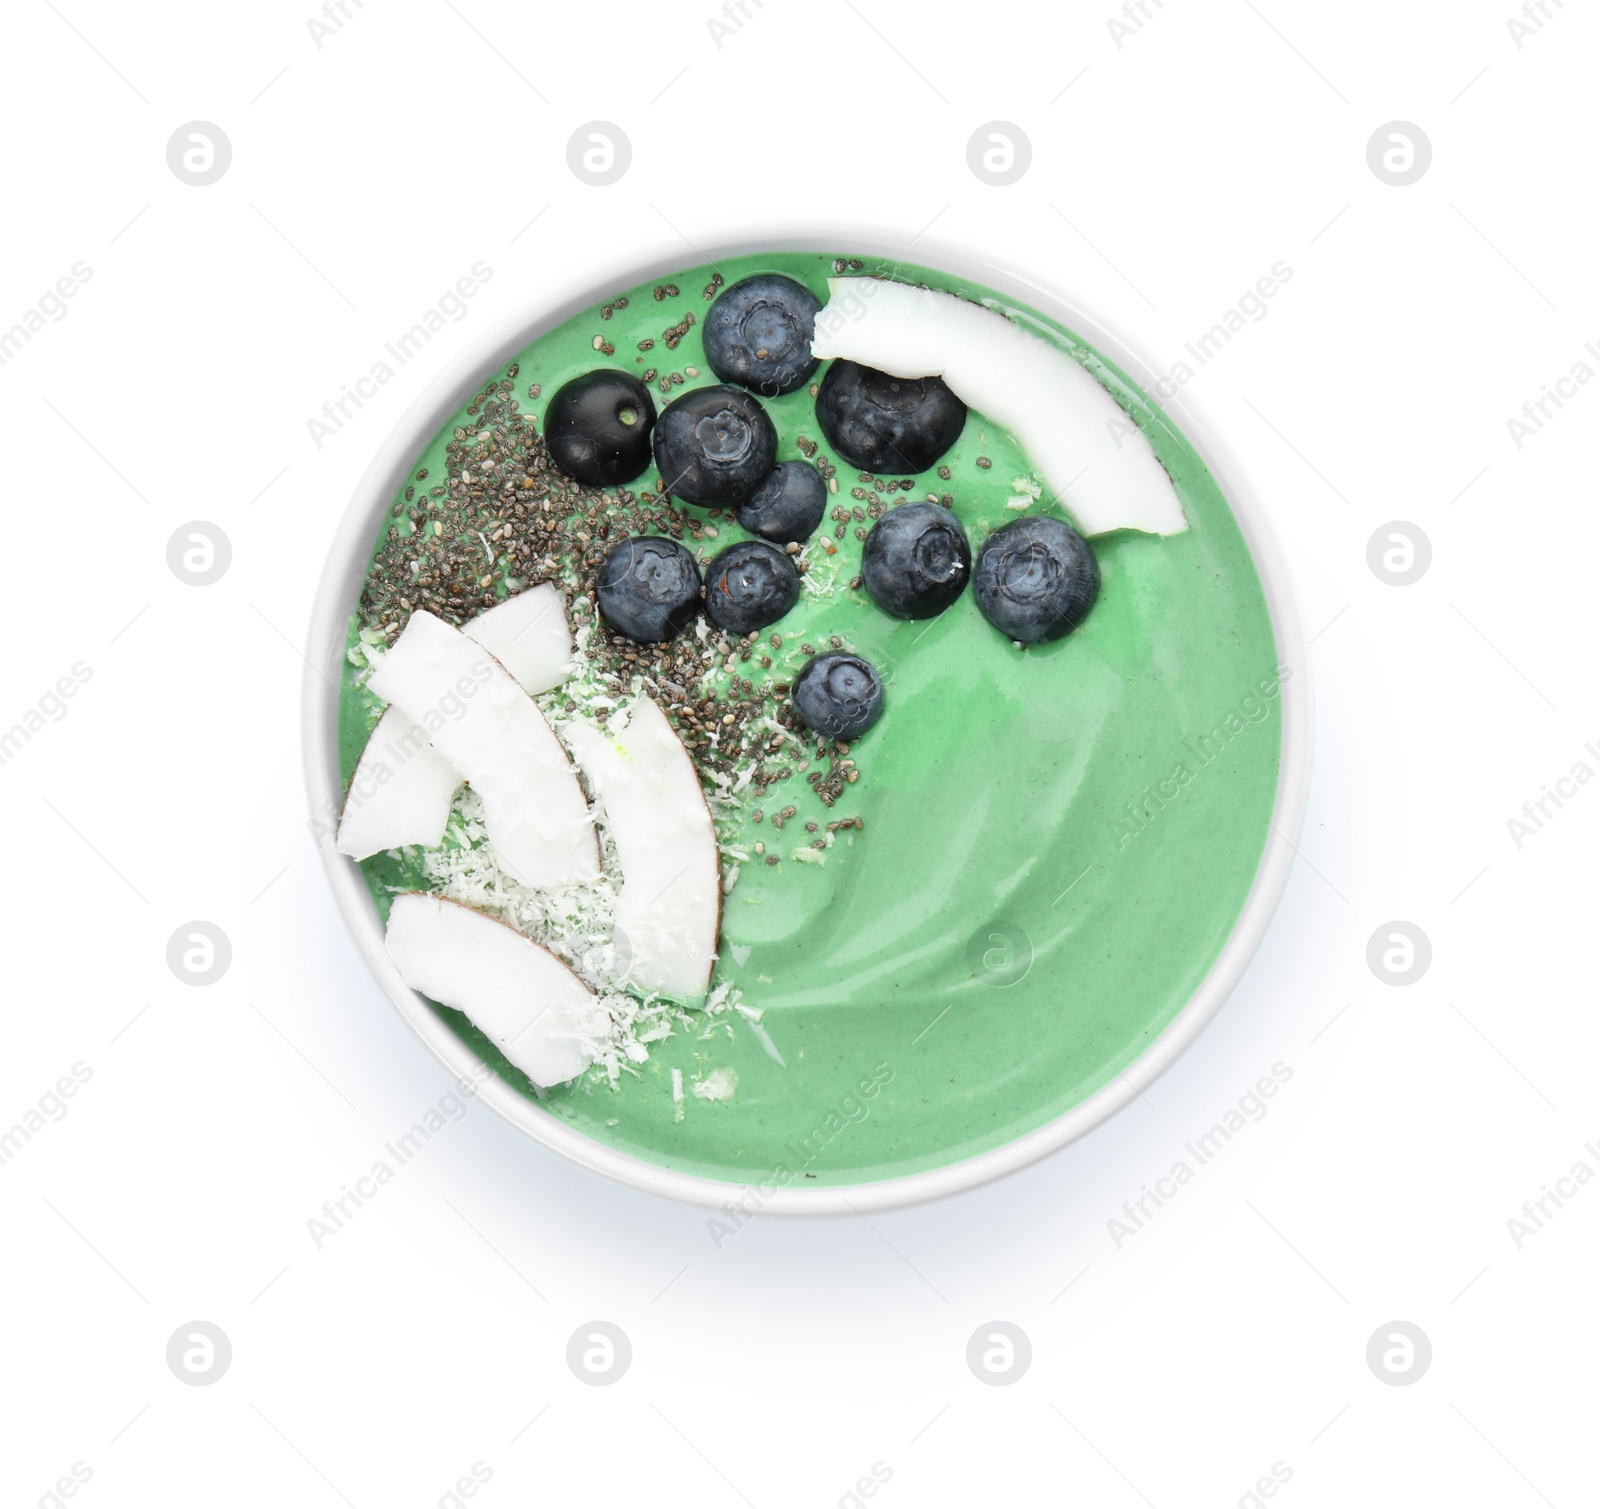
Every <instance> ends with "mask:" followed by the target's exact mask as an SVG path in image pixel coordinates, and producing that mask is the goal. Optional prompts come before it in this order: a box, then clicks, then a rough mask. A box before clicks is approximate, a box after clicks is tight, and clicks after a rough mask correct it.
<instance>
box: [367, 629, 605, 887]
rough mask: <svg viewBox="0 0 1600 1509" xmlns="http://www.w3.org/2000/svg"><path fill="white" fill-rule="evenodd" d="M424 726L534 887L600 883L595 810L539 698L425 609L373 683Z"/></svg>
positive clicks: (507, 858) (495, 839)
mask: <svg viewBox="0 0 1600 1509" xmlns="http://www.w3.org/2000/svg"><path fill="white" fill-rule="evenodd" d="M367 684H368V686H369V687H371V689H372V691H373V693H374V695H376V696H379V697H382V698H384V700H385V701H388V702H392V703H394V704H395V705H396V706H397V707H399V708H401V709H402V710H403V711H404V712H405V714H406V716H407V717H408V718H409V719H410V720H411V721H412V722H413V723H420V724H421V725H422V727H423V728H424V729H426V730H427V732H428V733H429V735H430V736H431V737H432V740H433V747H434V749H435V750H436V751H437V752H438V753H439V754H440V755H441V756H442V757H443V758H444V759H445V760H446V761H447V762H448V763H449V764H450V765H451V766H453V767H454V768H455V769H456V770H458V771H459V772H460V773H461V775H462V777H463V778H464V779H465V780H466V781H467V782H468V783H469V784H470V785H471V787H472V789H473V790H474V791H476V792H477V793H478V795H479V797H481V798H482V800H483V818H484V826H485V827H486V828H487V829H488V833H489V842H490V843H491V844H492V845H493V846H494V850H495V853H496V854H497V855H499V857H500V860H501V862H502V863H503V864H504V865H505V866H506V868H507V869H509V870H510V871H511V872H512V874H514V875H515V876H516V877H517V879H518V880H520V881H521V882H522V883H523V884H524V885H527V886H561V885H572V884H574V883H576V882H581V881H592V880H598V879H599V877H600V845H599V840H598V839H597V838H596V836H595V831H594V823H593V822H592V820H591V819H590V817H589V804H588V802H587V801H585V800H584V795H583V789H582V788H581V787H580V786H579V785H578V777H577V775H576V773H575V772H574V771H573V769H572V762H571V761H570V760H568V759H567V753H566V751H565V750H564V749H563V748H562V747H561V741H560V740H559V739H557V738H556V736H555V734H554V733H553V732H552V731H551V728H550V725H549V724H548V723H546V722H545V720H544V714H543V713H541V712H540V711H539V709H538V707H536V706H535V705H534V701H533V699H532V698H531V697H530V696H529V695H528V694H527V693H526V692H525V691H523V689H522V688H521V687H520V686H518V685H517V683H516V681H515V680H513V679H512V676H511V674H510V672H509V671H507V670H506V669H505V667H503V666H502V665H501V664H500V663H499V661H497V660H495V659H494V658H493V657H492V656H491V655H490V654H489V653H488V652H487V651H486V650H485V649H484V648H483V646H482V645H479V644H476V643H474V642H473V641H472V640H470V639H468V638H467V636H466V635H465V634H463V633H462V632H461V631H460V630H459V629H453V628H451V626H450V625H449V624H447V623H445V622H444V621H443V620H442V619H439V618H435V617H434V616H433V614H431V613H428V612H426V611H423V610H421V609H419V610H418V611H417V612H415V613H413V614H412V615H411V618H410V621H409V622H408V623H407V624H406V626H405V628H404V629H403V630H402V631H401V633H400V637H399V638H398V639H397V640H395V642H394V647H393V648H392V649H391V650H390V651H389V653H388V654H387V655H385V656H384V657H383V659H382V660H381V661H380V662H379V664H378V668H377V670H375V671H374V672H373V673H372V678H371V680H370V681H369V682H368V683H367Z"/></svg>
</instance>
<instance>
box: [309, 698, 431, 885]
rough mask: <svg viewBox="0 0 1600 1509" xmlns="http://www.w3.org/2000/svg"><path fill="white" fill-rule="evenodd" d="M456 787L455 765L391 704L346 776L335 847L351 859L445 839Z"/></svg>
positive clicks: (424, 730)
mask: <svg viewBox="0 0 1600 1509" xmlns="http://www.w3.org/2000/svg"><path fill="white" fill-rule="evenodd" d="M460 785H461V777H460V776H459V775H458V774H457V773H456V769H455V766H453V765H452V764H451V763H450V762H449V761H448V760H446V759H445V758H444V757H443V756H442V755H441V754H440V753H439V752H438V751H437V750H436V749H435V748H434V747H433V746H432V745H431V744H430V743H429V742H428V731H427V729H425V728H422V727H419V726H418V725H417V724H414V723H413V722H412V721H411V720H410V719H409V718H408V717H406V715H405V714H404V713H403V712H401V711H400V709H399V708H397V707H391V708H390V709H389V710H388V711H387V712H386V713H384V715H383V716H382V717H381V718H379V719H378V724H377V727H376V728H374V729H373V730H372V733H371V735H370V736H369V737H368V739H367V746H366V748H365V749H363V750H362V751H361V759H360V760H359V761H358V762H357V764H356V768H355V772H354V773H353V774H352V775H351V777H350V789H349V791H347V792H346V793H345V798H344V810H343V811H342V812H340V814H339V836H338V839H337V842H336V844H335V847H336V848H337V849H338V851H339V852H340V853H341V854H348V855H350V857H351V858H352V859H366V858H367V857H368V856H370V855H373V854H378V853H381V852H382V851H383V850H385V849H403V848H404V847H405V846H406V845H407V844H422V845H424V846H425V847H428V848H431V847H433V846H434V845H435V844H437V843H438V842H439V841H440V840H441V839H442V838H443V837H444V830H445V828H446V826H447V825H448V824H449V822H450V806H451V803H453V802H454V801H455V799H456V791H457V789H458V788H459V787H460Z"/></svg>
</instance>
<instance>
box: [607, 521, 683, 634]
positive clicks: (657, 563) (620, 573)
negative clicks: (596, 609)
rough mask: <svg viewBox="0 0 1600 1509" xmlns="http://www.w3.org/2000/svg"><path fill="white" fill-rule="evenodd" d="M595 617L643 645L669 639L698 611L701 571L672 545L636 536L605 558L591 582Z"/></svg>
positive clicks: (660, 539) (612, 548)
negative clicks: (597, 611) (596, 613)
mask: <svg viewBox="0 0 1600 1509" xmlns="http://www.w3.org/2000/svg"><path fill="white" fill-rule="evenodd" d="M594 595H595V597H596V598H597V599H598V600H599V603H600V616H601V617H602V618H603V619H605V621H606V623H607V624H609V625H610V626H611V627H612V628H613V629H615V630H616V631H617V633H619V634H625V635H627V637H628V638H629V639H636V640H639V641H640V642H641V643H644V644H659V643H661V642H662V641H664V640H668V639H671V638H672V636H673V635H674V634H676V633H677V632H678V631H679V630H680V629H681V628H683V627H684V625H685V624H687V623H689V622H690V621H691V620H692V619H693V618H694V616H695V614H696V613H697V612H698V611H699V608H700V568H699V567H698V566H696V565H695V563H694V557H693V556H692V555H690V554H689V552H688V551H687V550H685V549H684V548H683V546H682V545H680V544H679V543H678V542H677V541H676V540H664V539H662V538H661V537H660V536H659V535H649V534H645V535H637V536H635V537H634V538H633V539H631V540H621V541H619V542H618V543H617V544H615V545H613V546H612V547H611V549H610V550H608V551H607V552H606V558H605V559H604V560H603V561H601V562H600V571H599V574H598V576H596V578H595V590H594Z"/></svg>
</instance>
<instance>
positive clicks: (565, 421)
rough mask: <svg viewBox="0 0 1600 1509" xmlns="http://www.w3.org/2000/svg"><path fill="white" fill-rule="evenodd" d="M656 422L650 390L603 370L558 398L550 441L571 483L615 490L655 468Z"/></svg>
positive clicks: (547, 428)
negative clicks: (652, 465) (653, 434)
mask: <svg viewBox="0 0 1600 1509" xmlns="http://www.w3.org/2000/svg"><path fill="white" fill-rule="evenodd" d="M655 422H656V406H655V402H654V400H652V399H651V397H650V390H649V389H648V388H646V387H645V385H644V384H643V383H641V382H639V381H638V380H637V379H636V378H633V377H630V376H629V375H628V374H627V373H626V372H615V371H612V370H611V369H610V368H607V367H601V368H600V369H598V370H597V371H594V372H585V373H584V375H583V376H582V377H575V378H573V379H572V381H571V382H569V383H566V384H564V385H563V386H562V387H561V388H560V389H559V390H558V391H557V392H556V395H555V396H554V397H553V398H552V399H551V400H550V406H549V407H548V408H547V409H546V410H545V415H544V438H545V440H546V442H547V443H548V444H549V446H550V454H551V456H552V457H553V458H554V459H555V463H556V465H557V466H559V467H560V468H561V470H562V471H564V472H565V473H566V474H567V475H568V476H569V477H575V478H577V480H578V481H579V482H581V483H583V484H584V486H585V487H612V486H615V485H616V484H617V483H620V482H631V481H633V479H634V478H635V477H637V476H639V475H640V474H641V473H642V472H643V471H644V470H645V468H646V467H648V466H649V465H650V430H651V427H652V426H653V425H654V424H655Z"/></svg>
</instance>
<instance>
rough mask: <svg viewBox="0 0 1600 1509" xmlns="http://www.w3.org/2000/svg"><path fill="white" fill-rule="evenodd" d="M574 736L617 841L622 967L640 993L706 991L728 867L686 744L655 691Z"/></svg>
mask: <svg viewBox="0 0 1600 1509" xmlns="http://www.w3.org/2000/svg"><path fill="white" fill-rule="evenodd" d="M567 736H568V738H569V739H570V740H571V741H572V752H573V754H574V755H575V756H576V757H577V761H578V764H579V765H580V766H582V767H583V773H584V774H585V775H586V776H588V778H589V784H590V786H591V787H592V788H593V789H594V792H595V794H596V795H597V796H598V797H599V798H600V801H601V804H602V805H603V806H604V808H605V814H606V823H607V825H608V826H609V828H610V830H611V836H612V838H613V839H615V840H616V845H617V863H618V864H619V865H620V866H621V869H622V890H621V893H620V894H619V895H618V897H617V916H616V935H615V937H614V938H613V945H612V953H613V956H614V957H615V958H616V960H617V965H618V970H619V972H620V973H623V974H625V975H626V978H627V979H628V981H629V982H630V983H631V984H633V985H635V986H637V987H638V988H639V989H640V990H642V991H646V992H649V991H652V990H658V991H660V992H662V993H663V994H664V995H669V996H672V997H674V998H675V999H677V1000H684V1001H688V1000H693V999H695V998H696V997H698V996H701V995H703V994H704V993H705V989H706V986H707V985H708V984H709V983H710V980H711V966H712V964H713V963H714V962H715V960H716V957H717V924H718V922H719V921H720V920H721V915H722V886H721V880H722V865H721V860H720V857H719V855H718V852H717V835H716V830H715V829H714V828H713V827H712V825H711V812H710V809H709V808H708V807H707V806H706V799H705V795H704V793H703V792H702V791H701V789H700V778H699V776H698V775H696V774H695V768H694V765H693V763H692V762H691V761H690V759H689V755H688V751H687V750H685V749H684V747H683V744H682V743H681V742H680V741H679V739H678V736H677V734H676V733H674V732H673V729H672V725H671V724H670V723H668V722H667V717H666V714H665V713H663V712H662V711H661V709H660V708H659V707H657V706H656V704H655V703H654V702H652V701H650V699H649V698H648V697H639V698H636V699H635V700H634V701H632V702H631V703H629V704H628V705H627V707H626V709H624V710H623V711H621V712H619V713H618V714H617V715H615V716H613V718H612V719H611V721H610V723H609V724H608V725H607V726H606V727H605V728H604V729H600V728H597V727H595V726H594V725H593V724H589V723H582V722H576V721H574V722H573V723H571V724H569V725H568V729H567Z"/></svg>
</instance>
